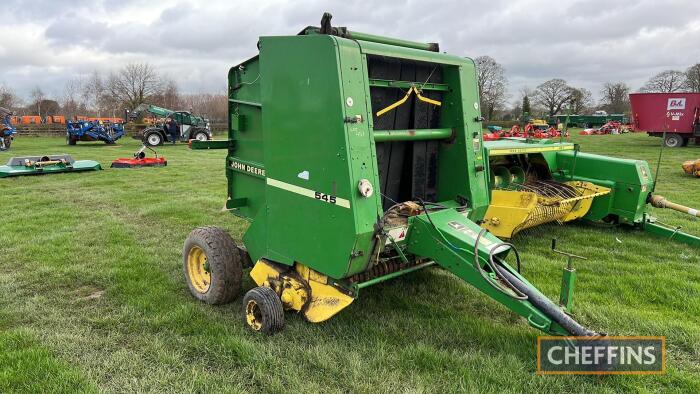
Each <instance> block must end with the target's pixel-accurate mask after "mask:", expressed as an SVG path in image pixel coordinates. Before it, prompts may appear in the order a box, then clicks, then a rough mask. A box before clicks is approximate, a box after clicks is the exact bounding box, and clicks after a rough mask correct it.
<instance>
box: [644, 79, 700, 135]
mask: <svg viewBox="0 0 700 394" xmlns="http://www.w3.org/2000/svg"><path fill="white" fill-rule="evenodd" d="M630 104H631V105H632V122H633V124H634V128H635V129H636V130H641V131H646V132H647V134H649V135H650V136H654V137H662V136H663V134H664V132H666V139H665V140H664V143H665V144H666V146H668V147H671V148H675V147H679V146H685V145H688V142H689V141H690V139H692V138H695V145H700V93H632V94H630Z"/></svg>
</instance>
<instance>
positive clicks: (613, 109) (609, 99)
mask: <svg viewBox="0 0 700 394" xmlns="http://www.w3.org/2000/svg"><path fill="white" fill-rule="evenodd" d="M629 94H630V87H629V86H627V84H626V83H624V82H615V83H613V82H606V83H605V84H604V85H603V88H602V89H601V90H600V96H601V100H600V103H601V105H602V108H603V109H604V110H606V111H607V112H609V113H611V114H621V113H625V112H628V111H629V109H630V100H629Z"/></svg>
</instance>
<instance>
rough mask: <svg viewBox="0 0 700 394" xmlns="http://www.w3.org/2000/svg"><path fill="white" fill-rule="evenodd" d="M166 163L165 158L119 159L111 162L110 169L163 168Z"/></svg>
mask: <svg viewBox="0 0 700 394" xmlns="http://www.w3.org/2000/svg"><path fill="white" fill-rule="evenodd" d="M167 165H168V161H167V160H165V157H147V158H145V159H133V158H132V159H128V158H119V159H116V160H114V161H112V165H111V167H112V168H139V167H165V166H167Z"/></svg>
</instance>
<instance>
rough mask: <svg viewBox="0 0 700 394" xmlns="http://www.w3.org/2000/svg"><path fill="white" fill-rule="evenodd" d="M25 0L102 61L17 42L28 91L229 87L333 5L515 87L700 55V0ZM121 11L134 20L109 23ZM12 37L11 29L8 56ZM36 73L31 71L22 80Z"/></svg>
mask: <svg viewBox="0 0 700 394" xmlns="http://www.w3.org/2000/svg"><path fill="white" fill-rule="evenodd" d="M25 3H27V2H22V1H18V0H8V4H7V5H5V9H6V10H9V15H10V18H8V20H9V23H10V24H14V25H16V26H18V27H20V28H21V26H22V24H23V23H26V21H28V20H29V21H31V23H32V24H34V25H35V26H36V25H39V26H42V27H43V29H44V33H43V34H44V37H45V38H46V41H47V42H48V43H49V45H50V46H51V47H55V48H61V49H65V50H70V49H72V50H75V51H82V52H83V53H87V54H90V53H91V54H95V55H101V56H94V57H93V58H87V59H84V60H83V61H76V62H75V63H74V64H71V62H70V61H69V60H67V59H63V63H62V69H61V72H62V74H61V75H62V76H60V75H58V76H57V75H55V72H56V70H53V71H52V72H50V73H49V72H47V71H46V70H48V69H49V68H50V67H51V66H52V65H55V63H56V62H55V61H53V60H52V59H51V57H50V56H42V55H40V54H37V53H32V51H31V50H21V49H17V50H15V53H14V54H13V56H12V57H13V59H14V60H8V61H7V62H5V63H4V64H0V82H5V83H10V82H12V84H16V85H17V86H16V88H17V90H18V91H28V90H29V89H31V86H33V84H35V83H44V81H46V82H47V83H48V82H50V83H53V84H59V83H60V81H61V80H66V79H68V78H70V77H71V76H72V75H74V74H78V73H89V72H90V71H91V70H92V69H99V70H109V69H113V68H117V67H119V66H121V65H123V64H125V63H127V62H130V61H149V62H151V63H153V64H154V65H156V66H157V67H159V68H160V69H162V70H163V72H165V73H167V74H169V75H171V76H173V77H177V78H178V79H180V80H181V81H182V89H183V90H185V91H204V90H218V91H221V90H223V89H224V88H225V78H226V73H227V70H228V68H229V67H230V66H232V65H233V64H236V63H238V62H239V61H241V60H243V59H245V58H247V57H249V56H252V55H254V54H255V53H256V48H255V43H256V42H257V38H258V37H259V36H262V35H279V34H295V33H297V32H298V31H300V30H301V29H302V28H303V27H305V26H308V25H317V24H318V23H319V19H320V17H321V14H322V13H323V12H324V11H330V12H332V13H333V15H334V19H333V23H334V24H335V25H341V26H347V27H348V28H350V29H351V30H357V31H365V32H371V33H375V34H379V35H388V36H395V37H401V38H406V39H412V40H418V41H438V42H440V44H441V48H443V49H444V50H446V51H448V52H450V53H454V54H457V55H461V56H469V57H476V56H479V55H484V54H487V55H490V56H492V57H494V58H495V59H496V60H497V61H499V62H500V63H502V64H503V65H504V66H505V68H506V70H507V75H508V77H509V79H510V89H511V91H512V92H513V93H514V94H515V93H516V92H517V90H518V88H520V87H521V86H524V85H529V86H531V87H534V86H536V85H537V84H539V83H541V82H543V81H544V80H546V79H550V78H555V77H559V78H563V79H566V80H567V81H569V82H570V83H572V84H575V85H577V86H581V87H586V88H588V89H590V90H592V91H593V92H594V93H595V92H597V91H598V90H599V89H600V86H601V85H602V84H603V83H604V82H606V81H619V80H620V81H626V82H628V83H630V85H631V86H632V87H633V88H638V87H639V86H640V85H641V84H642V83H643V82H644V81H645V80H646V79H647V78H648V77H649V76H651V75H652V74H654V73H656V72H658V71H661V70H663V69H667V68H676V69H679V68H685V67H687V66H689V65H691V64H693V63H696V62H699V61H700V51H699V50H698V48H697V42H700V22H698V19H697V15H699V14H700V2H698V1H696V0H678V1H673V0H671V1H651V0H639V1H635V2H631V1H623V0H591V1H558V2H552V1H544V0H528V1H517V2H514V1H507V0H478V1H469V2H465V1H457V0H455V1H449V0H439V1H431V2H426V1H417V0H406V1H395V2H372V3H370V2H361V1H353V0H346V1H322V0H311V1H305V2H290V1H281V0H280V1H270V0H260V1H257V2H250V1H236V2H232V1H199V2H197V1H190V2H175V1H159V0H150V1H146V0H127V1H119V0H103V1H97V2H94V1H83V0H78V1H66V0H56V1H35V2H30V4H25ZM121 13H124V14H130V15H133V18H127V19H125V20H115V19H110V16H111V15H116V14H121ZM146 16H148V18H146ZM107 22H109V24H110V25H111V27H110V28H109V29H107V28H104V26H105V24H106V23H107ZM4 44H5V43H4V42H3V38H2V37H1V36H0V53H2V49H3V47H4V46H5V45H4ZM13 48H14V47H13ZM58 57H59V58H60V55H59V56H58ZM26 65H31V67H33V68H31V69H27V68H26ZM27 73H30V74H32V77H31V78H29V77H28V78H20V77H17V76H18V75H26V74H27ZM8 76H11V79H12V81H10V80H9V79H10V77H8ZM27 81H34V82H35V83H32V84H31V85H28V83H29V82H27Z"/></svg>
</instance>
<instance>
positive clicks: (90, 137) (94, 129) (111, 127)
mask: <svg viewBox="0 0 700 394" xmlns="http://www.w3.org/2000/svg"><path fill="white" fill-rule="evenodd" d="M123 136H124V125H122V124H121V123H104V122H102V121H97V120H94V121H87V120H79V121H68V122H67V123H66V143H67V144H68V145H75V143H76V142H78V141H103V142H104V143H106V144H110V145H111V144H114V143H115V142H116V141H117V140H118V139H120V138H121V137H123Z"/></svg>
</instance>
